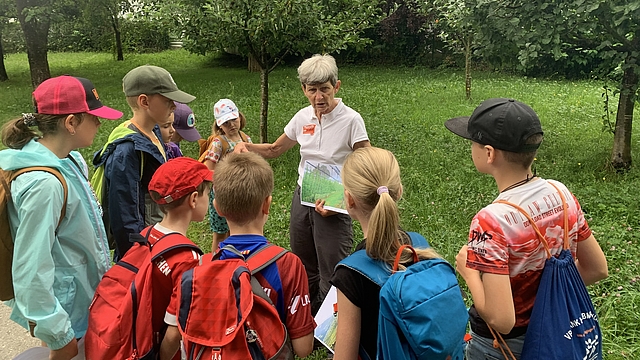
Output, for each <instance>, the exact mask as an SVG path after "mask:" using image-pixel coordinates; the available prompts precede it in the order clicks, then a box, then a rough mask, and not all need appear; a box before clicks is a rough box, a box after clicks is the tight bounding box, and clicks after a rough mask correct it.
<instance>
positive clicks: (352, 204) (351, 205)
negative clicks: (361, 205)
mask: <svg viewBox="0 0 640 360" xmlns="http://www.w3.org/2000/svg"><path fill="white" fill-rule="evenodd" d="M344 200H345V201H346V202H347V207H349V208H351V209H353V208H354V207H355V206H356V201H355V199H354V198H353V196H351V193H349V192H348V191H347V190H345V191H344Z"/></svg>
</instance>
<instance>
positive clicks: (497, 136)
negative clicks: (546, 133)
mask: <svg viewBox="0 0 640 360" xmlns="http://www.w3.org/2000/svg"><path fill="white" fill-rule="evenodd" d="M444 126H445V127H446V128H447V129H449V130H450V131H451V132H453V133H454V134H456V135H458V136H461V137H463V138H465V139H468V140H471V141H474V142H477V143H479V144H482V145H491V146H493V147H494V148H496V149H499V150H504V151H509V152H514V153H526V152H533V151H536V150H537V149H538V147H539V146H540V144H526V141H527V139H528V138H529V137H530V136H532V135H535V134H543V132H542V125H540V119H539V118H538V115H536V113H535V111H533V109H531V108H530V107H529V106H528V105H527V104H524V103H522V102H520V101H517V100H513V99H505V98H494V99H488V100H485V101H483V102H482V103H481V104H480V105H479V106H478V107H477V108H476V109H475V110H474V111H473V114H471V116H470V117H469V116H461V117H456V118H453V119H449V120H447V121H446V122H445V123H444Z"/></svg>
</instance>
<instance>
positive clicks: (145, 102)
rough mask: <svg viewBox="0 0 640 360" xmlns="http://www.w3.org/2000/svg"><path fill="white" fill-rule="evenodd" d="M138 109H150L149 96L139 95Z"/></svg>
mask: <svg viewBox="0 0 640 360" xmlns="http://www.w3.org/2000/svg"><path fill="white" fill-rule="evenodd" d="M138 107H139V108H141V109H148V108H149V96H148V95H147V94H140V95H138Z"/></svg>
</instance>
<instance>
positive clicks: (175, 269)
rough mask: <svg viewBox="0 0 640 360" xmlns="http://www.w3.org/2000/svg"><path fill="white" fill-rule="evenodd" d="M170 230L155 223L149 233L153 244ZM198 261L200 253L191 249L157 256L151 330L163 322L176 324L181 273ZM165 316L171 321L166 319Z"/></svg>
mask: <svg viewBox="0 0 640 360" xmlns="http://www.w3.org/2000/svg"><path fill="white" fill-rule="evenodd" d="M170 232H172V231H171V230H170V229H167V228H165V227H163V226H161V225H159V224H156V225H155V226H154V227H153V230H151V234H150V235H149V242H151V243H152V244H154V243H155V242H156V241H157V240H158V239H159V238H161V237H162V236H163V235H164V234H168V233H170ZM199 263H200V254H198V253H197V252H196V251H194V250H191V249H176V250H173V251H170V252H168V253H166V254H165V255H164V256H161V257H160V258H158V259H157V260H156V262H155V266H154V268H153V274H152V279H153V315H152V316H153V330H154V332H155V331H160V330H161V329H162V328H163V326H164V323H165V322H166V323H167V324H170V325H177V322H176V321H175V315H173V314H175V313H176V310H175V309H176V304H177V301H178V298H177V295H178V292H177V291H178V286H179V285H180V279H181V278H182V273H183V272H185V271H187V270H189V269H191V268H193V267H195V266H197V265H198V264H199ZM167 317H169V318H170V319H172V320H173V321H167Z"/></svg>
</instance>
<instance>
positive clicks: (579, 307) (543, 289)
mask: <svg viewBox="0 0 640 360" xmlns="http://www.w3.org/2000/svg"><path fill="white" fill-rule="evenodd" d="M549 184H551V185H552V186H553V187H554V188H556V190H557V191H558V194H559V195H560V198H561V199H562V206H563V212H564V239H563V240H564V244H563V250H562V251H561V252H560V254H559V255H558V256H557V257H554V256H551V251H550V249H549V244H548V243H547V241H546V239H545V238H544V236H543V235H542V233H541V232H540V229H538V226H537V225H536V224H535V222H534V221H533V219H532V218H531V217H530V216H529V214H528V213H527V212H526V211H525V210H524V209H522V208H520V207H519V206H517V205H515V204H512V203H510V202H508V201H504V200H498V201H496V202H498V203H503V204H507V205H510V206H512V207H514V208H516V209H518V211H520V212H521V213H522V214H523V215H524V216H525V217H526V218H527V219H528V220H529V224H531V227H532V229H533V230H534V231H535V232H536V234H537V235H538V238H539V239H540V241H541V242H542V244H543V245H544V248H545V250H546V252H547V260H546V262H545V264H544V268H543V270H542V276H541V278H540V287H539V288H538V292H537V294H536V299H535V301H534V303H533V310H532V312H531V318H530V320H529V325H528V328H527V335H526V336H525V339H524V345H523V348H522V354H521V356H520V360H539V359H545V360H602V331H601V330H600V325H599V323H598V316H597V315H596V310H595V308H594V306H593V303H592V302H591V297H590V296H589V292H588V291H587V287H586V285H585V284H584V281H583V280H582V277H580V273H579V272H578V268H577V267H576V263H575V260H574V259H573V256H572V255H571V250H569V216H568V214H567V202H566V199H565V197H564V195H563V194H562V191H560V189H558V188H557V187H556V186H555V185H554V184H552V183H549Z"/></svg>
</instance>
